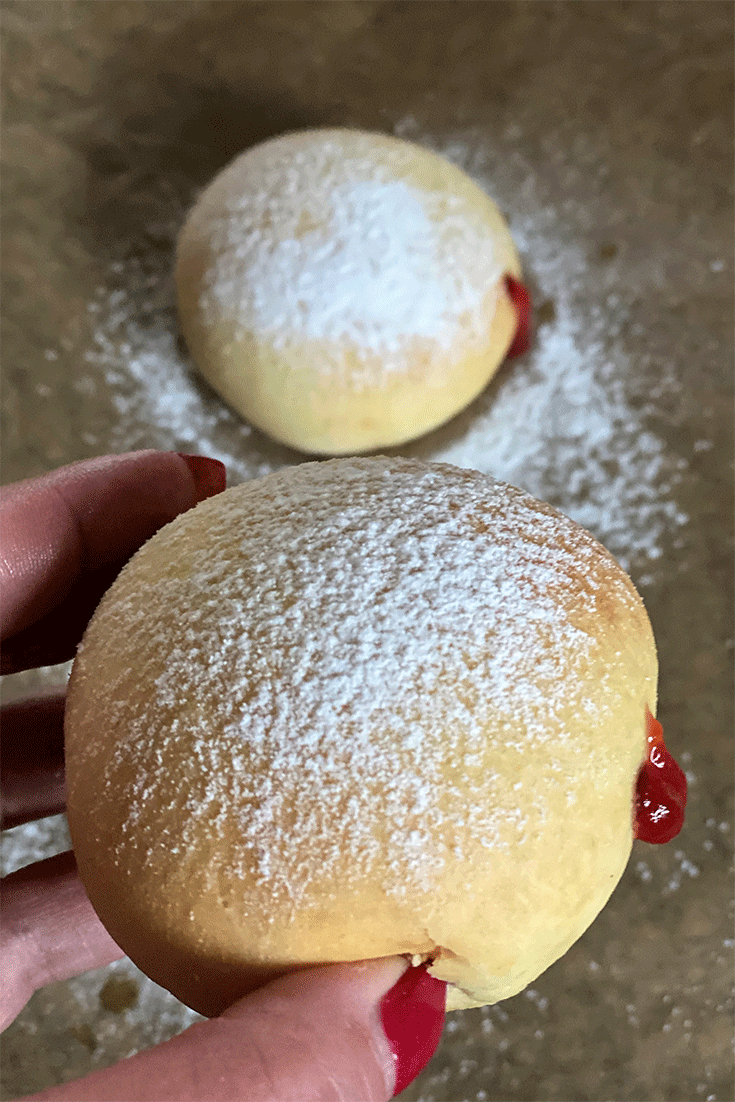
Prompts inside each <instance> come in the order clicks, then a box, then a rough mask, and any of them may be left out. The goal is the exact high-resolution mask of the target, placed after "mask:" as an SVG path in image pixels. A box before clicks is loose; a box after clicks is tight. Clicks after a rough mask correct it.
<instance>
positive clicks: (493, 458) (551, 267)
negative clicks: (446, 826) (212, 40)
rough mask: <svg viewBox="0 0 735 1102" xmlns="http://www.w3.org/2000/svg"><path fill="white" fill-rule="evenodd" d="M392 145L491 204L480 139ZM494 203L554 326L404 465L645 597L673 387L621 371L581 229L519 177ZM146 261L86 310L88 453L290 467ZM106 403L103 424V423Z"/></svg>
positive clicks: (671, 461) (488, 166) (667, 517)
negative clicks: (595, 300)
mask: <svg viewBox="0 0 735 1102" xmlns="http://www.w3.org/2000/svg"><path fill="white" fill-rule="evenodd" d="M397 132H398V134H399V136H403V137H407V138H413V139H414V140H417V141H420V142H422V143H423V144H426V145H429V146H432V147H434V148H435V149H436V150H437V151H438V152H442V153H444V154H445V155H447V156H448V157H449V159H451V160H453V161H455V162H456V163H457V164H458V165H459V166H460V167H461V168H463V169H465V170H466V171H467V172H468V173H469V174H470V175H471V176H473V177H474V178H475V179H476V180H477V181H478V182H479V183H480V184H481V185H483V186H484V187H485V188H486V189H487V190H488V191H489V192H490V194H491V195H492V194H493V193H494V191H495V188H494V179H495V176H496V174H497V169H496V166H494V165H493V164H492V163H491V160H490V153H489V151H488V148H487V144H486V140H485V139H483V138H482V135H478V134H474V133H472V134H467V135H459V136H458V137H457V138H456V139H455V140H450V141H445V140H443V139H437V138H434V137H432V136H431V135H427V134H425V133H422V132H420V131H419V129H418V126H417V124H416V123H415V122H414V121H413V120H410V119H407V120H404V122H403V123H402V124H400V125H399V127H397ZM502 167H503V171H504V172H505V173H506V174H507V172H508V171H509V169H508V166H507V164H506V165H505V166H502ZM519 174H520V172H519ZM505 205H506V207H507V215H508V219H509V222H510V225H511V229H512V231H513V234H514V237H515V239H516V242H517V244H518V246H519V249H520V252H521V256H522V258H523V263H524V267H525V268H526V271H527V273H528V274H529V276H530V278H531V282H532V286H533V287H534V297H535V299H536V304H535V305H536V309H537V316H538V308H539V306H540V305H541V304H542V302H543V301H546V302H547V303H553V316H550V317H547V320H546V321H543V323H542V324H540V325H537V327H536V331H535V334H534V338H533V343H532V347H531V350H530V351H529V353H528V354H526V355H525V356H523V357H521V358H520V359H516V360H513V361H511V362H509V363H508V364H506V365H505V366H504V367H503V368H502V370H501V372H500V375H499V376H498V377H496V379H495V381H494V382H493V383H491V385H490V386H489V387H488V389H487V390H486V392H485V393H484V394H483V395H482V396H481V397H480V398H479V399H478V400H477V401H476V402H475V403H474V404H473V405H472V407H471V408H470V409H469V410H468V411H467V412H466V413H464V414H460V415H459V417H457V418H455V419H454V420H453V421H452V422H450V423H449V424H448V425H447V426H446V427H445V428H443V429H440V430H438V431H437V432H434V433H431V434H430V435H429V436H427V437H425V438H424V439H423V440H419V441H417V442H415V443H414V444H411V445H407V446H405V447H403V448H402V449H401V452H402V453H403V454H406V455H414V456H418V457H421V458H423V459H427V460H432V459H437V460H443V461H446V462H451V463H454V464H457V465H459V466H463V467H473V468H477V469H480V470H482V471H486V472H489V473H491V474H493V475H495V476H496V477H498V478H501V479H503V480H505V481H508V482H510V483H513V484H515V485H518V486H520V487H522V488H524V489H526V490H528V491H529V492H530V493H532V494H533V495H535V496H537V497H539V498H542V499H544V500H547V501H551V502H552V503H553V504H554V505H556V506H557V507H558V508H560V509H562V510H563V511H564V512H566V513H567V514H568V515H570V516H572V517H574V519H576V520H578V521H579V522H580V523H582V524H583V525H585V526H586V527H587V528H589V530H590V531H592V532H593V533H594V534H595V535H596V536H597V538H598V539H600V540H601V541H602V542H603V543H604V544H605V545H606V546H607V547H608V548H609V549H610V550H611V551H612V552H613V553H614V554H615V555H616V557H617V558H618V559H619V561H620V562H621V563H622V564H623V565H624V566H625V567H626V568H627V569H628V570H632V571H633V572H634V575H635V576H636V578H637V580H638V581H639V582H641V583H645V582H646V580H647V579H648V578H649V576H650V569H651V564H652V563H653V562H655V561H656V559H657V558H658V557H659V556H660V555H661V553H662V550H663V548H664V547H665V546H666V545H667V543H668V542H669V541H670V540H671V539H672V538H675V536H674V534H675V533H676V531H677V529H679V528H680V527H681V526H682V525H683V524H685V523H686V520H687V518H686V516H685V514H684V513H683V512H682V511H681V509H680V508H679V506H678V505H677V502H676V488H677V485H678V483H679V481H680V478H681V474H682V470H681V468H682V465H683V464H684V463H685V461H684V460H683V459H679V458H678V457H676V456H674V455H672V454H671V452H670V450H669V449H668V447H667V445H666V444H665V443H664V441H663V440H662V438H661V437H660V436H659V435H658V433H657V432H656V431H655V427H652V422H651V418H650V416H649V415H650V412H651V409H652V408H653V405H655V403H656V401H657V400H658V396H659V395H661V394H664V395H665V394H666V393H667V392H676V391H677V388H678V383H677V381H676V379H675V378H674V377H672V371H671V368H669V367H668V366H667V365H666V364H665V363H664V364H661V363H657V364H656V365H655V371H652V368H651V365H650V364H646V362H645V357H644V356H641V360H640V362H639V363H637V364H636V365H635V366H634V365H632V364H631V362H630V359H629V355H628V352H627V350H626V345H625V342H624V341H623V340H622V339H621V326H622V324H623V321H624V318H625V306H624V304H623V303H621V302H620V301H619V300H616V299H615V298H614V297H613V296H612V295H611V294H610V293H609V292H608V291H605V290H604V287H602V283H601V280H600V277H599V275H598V274H597V273H595V272H592V271H591V270H590V266H589V261H588V258H587V253H586V250H585V241H584V239H583V237H581V236H580V231H579V230H578V229H575V228H573V227H570V224H569V220H568V219H566V218H565V214H564V211H563V210H557V209H552V208H550V207H549V206H548V204H547V202H546V199H545V197H544V195H543V194H542V193H541V190H540V186H539V185H538V183H537V182H536V181H535V179H534V178H533V177H532V176H527V177H526V178H525V180H524V183H523V184H522V186H520V187H518V188H517V189H516V191H515V195H514V199H513V202H512V204H511V203H509V202H508V203H506V204H505ZM179 224H180V217H179V216H178V215H172V216H171V218H170V221H169V224H168V225H167V226H165V227H164V228H163V229H160V227H159V230H160V232H161V233H165V235H167V236H168V237H169V239H170V240H171V242H172V243H173V240H174V238H175V235H176V232H177V230H178V227H179ZM154 260H155V263H154V264H153V267H152V266H151V258H149V257H148V258H144V257H142V256H133V257H132V258H130V259H127V260H125V261H124V262H120V263H118V264H116V265H114V266H113V270H112V271H111V272H110V285H109V286H101V287H100V288H99V292H98V294H97V296H96V297H95V299H94V301H93V302H92V303H90V320H91V322H92V325H93V332H92V339H91V342H90V347H89V348H88V349H87V351H86V353H82V355H83V356H84V358H85V361H86V369H85V370H84V371H83V372H81V373H80V375H79V377H78V379H77V381H76V386H77V388H78V402H79V407H80V409H79V417H80V420H81V421H82V423H83V424H85V426H86V428H85V431H84V434H83V439H84V441H85V443H86V445H87V446H88V448H89V453H90V454H97V453H98V452H100V451H105V450H110V449H111V448H112V449H114V450H123V449H127V448H134V447H160V448H175V449H178V450H184V451H186V450H188V451H201V452H204V453H206V454H208V455H211V456H213V457H215V458H218V459H221V460H222V461H223V462H224V463H225V464H226V465H227V468H228V474H229V480H230V482H231V483H234V482H238V481H241V480H242V479H245V478H251V477H257V476H260V475H263V474H266V473H268V472H270V471H272V470H275V469H277V468H279V467H281V466H283V465H284V463H293V462H298V461H299V459H300V458H302V457H300V456H299V455H297V454H296V453H294V452H290V451H288V450H287V449H285V448H282V447H280V446H278V445H276V444H273V443H272V442H270V441H268V440H266V439H265V438H264V437H263V436H262V435H261V434H260V433H258V432H257V431H255V430H253V429H251V428H250V426H248V425H247V424H245V423H244V422H243V421H241V420H240V419H239V418H238V417H237V416H236V415H234V414H233V413H232V412H231V411H230V410H229V409H228V408H227V407H226V406H225V405H224V403H223V402H222V401H221V400H220V399H219V398H218V397H217V396H216V395H215V394H214V393H213V392H212V391H210V390H209V388H208V387H206V385H205V384H203V383H201V382H200V380H199V379H198V377H197V375H196V374H195V372H194V371H193V369H192V367H191V365H190V364H189V363H188V362H187V360H186V358H185V354H184V352H183V350H182V349H181V348H180V347H177V340H176V331H177V322H176V317H175V309H174V305H173V303H174V297H175V296H174V290H173V281H172V278H171V273H170V265H171V256H170V253H166V254H165V255H161V256H157V257H155V258H154ZM156 265H158V267H156ZM595 279H597V280H598V285H599V286H600V288H601V293H600V298H599V305H598V306H596V307H590V306H589V295H588V294H587V293H586V292H587V289H588V288H589V286H590V281H591V280H595ZM53 351H54V350H52V349H50V350H49V352H50V353H51V352H53ZM644 370H647V371H648V374H649V376H651V375H652V374H654V375H655V379H656V382H655V386H652V387H650V388H649V395H650V402H649V403H648V404H645V403H644V404H641V403H640V401H639V400H637V399H636V397H635V395H634V394H633V395H631V393H630V390H631V380H634V379H636V378H637V376H638V375H639V373H640V372H643V371H644ZM105 399H106V400H107V402H108V404H109V414H108V415H107V418H106V420H105V421H104V423H102V424H100V412H99V411H100V408H101V407H102V406H103V404H104V400H105ZM47 400H49V401H53V400H55V396H54V395H50V396H49V398H48V399H47ZM87 407H88V408H87Z"/></svg>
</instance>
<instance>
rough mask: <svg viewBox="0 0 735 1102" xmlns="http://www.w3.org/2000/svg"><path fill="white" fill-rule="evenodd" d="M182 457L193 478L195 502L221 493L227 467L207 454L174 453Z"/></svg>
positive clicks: (225, 479)
mask: <svg viewBox="0 0 735 1102" xmlns="http://www.w3.org/2000/svg"><path fill="white" fill-rule="evenodd" d="M176 454H177V455H178V456H179V458H180V459H183V460H184V462H185V463H186V465H187V467H188V468H189V470H190V471H191V474H192V477H193V479H194V489H195V492H196V499H197V503H199V502H200V501H205V500H206V498H208V497H214V495H215V494H219V493H221V492H222V491H223V490H224V489H225V487H226V485H227V469H226V467H225V465H224V463H220V461H219V459H210V458H209V456H208V455H186V454H185V453H184V452H177V453H176Z"/></svg>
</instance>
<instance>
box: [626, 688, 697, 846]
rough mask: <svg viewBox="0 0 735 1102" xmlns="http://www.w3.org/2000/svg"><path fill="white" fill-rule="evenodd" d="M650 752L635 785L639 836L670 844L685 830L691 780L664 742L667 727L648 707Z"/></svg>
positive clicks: (645, 840) (636, 830)
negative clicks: (664, 729)
mask: <svg viewBox="0 0 735 1102" xmlns="http://www.w3.org/2000/svg"><path fill="white" fill-rule="evenodd" d="M646 741H647V743H648V753H647V755H646V760H645V761H644V762H643V765H642V766H641V767H640V770H639V771H638V780H637V781H636V786H635V836H636V838H640V840H641V841H642V842H670V841H671V839H672V838H675V837H676V835H677V834H678V833H679V831H680V830H681V828H682V825H683V823H684V808H685V806H686V802H687V780H686V777H685V776H684V772H683V770H681V769H680V768H679V766H678V765H677V764H676V762H675V761H674V759H673V758H672V756H671V754H670V753H669V751H668V750H667V749H666V744H665V743H664V732H663V727H662V726H661V724H660V723H659V722H658V720H656V719H654V718H653V716H652V715H651V713H650V711H649V710H648V708H646Z"/></svg>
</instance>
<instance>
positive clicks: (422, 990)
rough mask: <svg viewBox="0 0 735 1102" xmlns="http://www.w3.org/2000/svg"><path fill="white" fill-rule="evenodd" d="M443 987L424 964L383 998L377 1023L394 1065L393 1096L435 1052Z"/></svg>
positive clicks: (444, 998) (441, 1027) (442, 1017)
mask: <svg viewBox="0 0 735 1102" xmlns="http://www.w3.org/2000/svg"><path fill="white" fill-rule="evenodd" d="M446 991H447V985H446V983H445V982H444V981H443V980H437V979H434V977H433V976H430V975H429V973H428V972H427V970H426V965H425V964H420V965H419V966H418V968H409V969H408V971H406V972H404V973H403V975H402V976H401V978H400V979H399V981H398V983H396V984H395V986H393V987H391V989H390V991H389V992H388V993H387V994H386V995H384V996H383V1000H382V1002H381V1004H380V1020H381V1022H382V1025H383V1030H384V1032H385V1035H386V1037H387V1038H388V1043H389V1044H390V1047H391V1052H392V1053H393V1058H394V1060H395V1062H396V1085H395V1091H394V1094H400V1092H401V1091H402V1090H404V1088H405V1087H407V1086H408V1084H409V1083H412V1082H413V1080H414V1079H415V1078H416V1076H417V1075H418V1074H419V1072H420V1071H423V1069H424V1068H425V1067H426V1065H427V1064H428V1062H429V1060H430V1059H431V1057H432V1056H433V1055H434V1053H435V1052H436V1047H437V1045H438V1044H439V1038H440V1037H441V1035H442V1029H443V1027H444V1006H445V1003H446Z"/></svg>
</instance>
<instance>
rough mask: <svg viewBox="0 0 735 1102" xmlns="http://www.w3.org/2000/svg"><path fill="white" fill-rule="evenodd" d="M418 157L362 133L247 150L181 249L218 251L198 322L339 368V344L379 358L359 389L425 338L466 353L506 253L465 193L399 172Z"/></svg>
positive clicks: (213, 191) (195, 219) (445, 350)
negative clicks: (422, 183) (310, 349)
mask: <svg viewBox="0 0 735 1102" xmlns="http://www.w3.org/2000/svg"><path fill="white" fill-rule="evenodd" d="M411 156H412V154H411V147H410V146H409V147H406V146H403V145H400V144H398V143H396V144H395V145H392V144H389V143H380V145H379V146H377V148H376V143H375V140H374V138H373V137H372V136H371V135H365V134H361V133H359V132H351V131H342V132H340V131H327V132H326V133H325V134H324V135H322V136H320V137H319V138H314V137H310V138H307V139H304V138H301V137H300V136H299V137H297V138H296V140H295V141H293V140H292V138H291V137H287V138H286V139H276V140H274V141H271V142H267V143H265V144H263V145H261V146H259V147H256V148H255V149H252V150H248V152H247V153H245V154H244V155H243V156H242V157H240V158H238V159H237V160H236V161H235V162H234V163H233V164H232V165H230V166H229V167H228V168H227V169H226V170H225V171H224V172H223V173H222V174H221V175H220V176H218V177H217V178H216V180H215V181H214V182H213V184H212V185H211V186H210V187H209V188H208V189H207V190H206V191H205V192H204V193H203V195H202V197H201V198H200V200H199V202H198V203H197V205H196V206H195V208H194V210H193V211H192V213H191V215H190V217H189V219H188V222H187V225H186V227H185V230H184V233H183V235H182V244H181V252H182V255H184V256H191V257H198V256H199V255H201V254H202V253H204V255H205V256H206V257H207V261H206V269H205V272H204V275H203V276H202V280H201V283H200V284H197V289H198V290H199V291H200V295H199V298H198V303H197V307H196V310H197V314H198V315H201V317H202V318H204V319H206V325H207V326H215V325H220V326H224V329H223V334H222V336H223V337H224V336H225V335H226V334H229V333H230V332H231V329H232V327H233V326H234V327H235V332H236V333H240V332H244V333H246V334H248V335H249V334H250V333H255V335H256V337H257V339H258V340H262V341H263V342H264V343H266V344H267V345H268V346H269V347H274V348H276V349H278V350H283V349H284V348H287V347H288V346H289V344H291V343H293V342H295V345H296V347H297V348H298V347H300V346H301V345H302V343H306V344H307V345H308V343H309V342H311V341H318V342H320V344H321V345H322V346H323V347H322V355H321V357H319V362H320V364H321V369H322V370H323V371H329V372H332V371H333V370H337V367H335V366H334V364H333V362H332V358H331V357H329V356H327V355H325V354H324V353H325V352H326V349H327V348H329V347H335V346H338V347H342V348H344V347H345V346H346V348H348V349H357V350H359V352H360V353H362V352H368V353H374V354H377V356H378V359H375V358H374V357H373V358H372V359H371V364H372V365H373V366H372V367H371V368H370V369H368V366H367V364H366V363H361V365H360V368H359V369H358V368H356V367H355V366H354V365H353V366H352V367H351V371H350V379H351V380H352V382H353V385H354V382H355V375H356V374H357V375H358V376H359V378H358V381H360V380H361V379H362V377H363V375H365V376H366V381H370V380H372V381H373V384H374V382H375V379H379V378H381V377H383V375H385V374H389V373H394V372H400V371H404V370H407V369H408V368H409V365H410V364H411V362H412V357H411V356H410V355H409V352H410V349H411V347H413V345H414V344H415V342H416V341H417V340H418V341H420V342H422V343H421V347H422V348H424V349H425V350H426V355H427V356H428V357H429V359H430V360H433V359H436V358H439V359H441V358H442V357H446V356H447V354H450V355H451V354H452V350H453V349H454V350H455V353H456V354H457V355H459V354H461V353H462V352H463V351H466V344H467V341H468V340H470V339H473V338H474V339H475V340H478V339H480V337H481V335H482V334H483V333H484V332H485V331H486V330H487V327H488V306H487V302H486V299H487V295H488V292H491V291H492V290H493V289H494V288H495V286H496V285H497V283H498V281H499V280H500V278H501V277H502V275H503V273H504V264H505V263H506V258H505V249H504V248H503V247H502V246H500V247H499V246H498V243H497V241H496V240H495V238H494V236H493V234H492V233H491V231H490V230H489V228H488V226H487V223H486V222H485V221H484V219H483V217H481V215H480V214H479V212H478V211H477V210H476V209H474V208H473V207H472V206H471V204H470V203H468V201H467V199H466V198H465V197H464V196H461V195H460V194H458V193H457V194H455V193H454V192H451V191H447V190H444V189H442V190H430V189H429V188H425V187H418V186H416V184H414V183H412V182H411V180H410V179H409V178H408V177H406V178H400V175H401V173H402V172H404V170H405V166H406V165H407V163H409V162H410V160H411ZM197 270H198V264H197ZM189 305H190V306H191V303H190V304H189ZM192 309H193V307H192ZM414 356H415V353H414ZM340 363H341V357H340ZM339 370H344V368H343V367H339ZM376 371H377V372H378V375H377V376H375V373H376ZM374 376H375V378H374Z"/></svg>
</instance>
